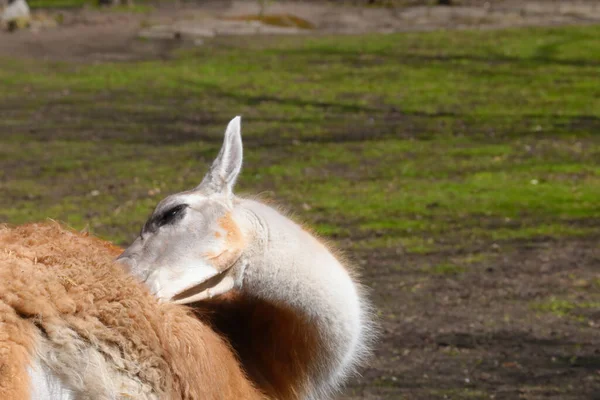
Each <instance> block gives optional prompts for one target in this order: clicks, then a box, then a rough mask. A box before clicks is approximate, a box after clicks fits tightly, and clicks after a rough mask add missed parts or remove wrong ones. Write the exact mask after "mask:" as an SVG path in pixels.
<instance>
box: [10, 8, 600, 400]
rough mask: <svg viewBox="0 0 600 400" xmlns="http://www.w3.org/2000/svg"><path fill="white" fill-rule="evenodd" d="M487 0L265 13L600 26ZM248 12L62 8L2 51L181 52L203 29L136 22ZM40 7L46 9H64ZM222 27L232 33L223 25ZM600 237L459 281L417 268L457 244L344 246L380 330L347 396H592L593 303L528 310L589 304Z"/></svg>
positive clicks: (574, 15) (114, 56)
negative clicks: (536, 307)
mask: <svg viewBox="0 0 600 400" xmlns="http://www.w3.org/2000/svg"><path fill="white" fill-rule="evenodd" d="M485 3H486V2H483V1H482V2H471V3H469V5H466V6H461V7H436V8H429V7H422V6H420V7H419V6H416V7H398V8H393V9H389V8H368V9H367V8H359V7H353V6H335V5H329V4H326V5H323V4H300V3H287V2H283V3H281V4H276V5H275V4H274V5H273V6H272V7H271V8H269V12H271V13H285V14H293V15H297V16H299V17H301V18H303V19H305V20H307V21H310V22H311V23H313V24H314V25H315V29H314V30H311V31H310V34H333V33H345V34H349V33H356V34H359V33H367V32H393V31H410V30H427V29H440V28H453V29H454V28H465V27H471V28H473V27H475V28H482V29H487V28H490V29H491V28H498V27H505V26H523V25H554V24H575V23H594V22H598V21H600V5H599V4H598V2H591V1H590V2H574V1H573V2H570V1H564V2H554V1H546V2H541V1H538V2H533V1H532V2H493V3H494V5H493V6H485ZM490 3H492V2H490ZM256 12H257V5H256V4H254V3H245V2H213V3H204V4H203V5H202V6H200V5H195V6H191V5H186V6H185V7H183V6H182V7H180V8H166V9H163V8H160V7H159V8H158V9H157V10H155V11H153V12H151V13H149V14H141V13H137V14H136V13H117V12H115V13H112V12H111V13H107V12H98V11H92V10H79V11H60V13H62V14H63V15H64V17H63V18H64V20H63V24H62V25H60V26H58V27H48V28H40V30H39V31H37V32H35V31H31V30H25V31H21V32H16V33H12V34H9V33H5V32H2V33H0V57H28V58H33V59H51V60H67V61H78V62H103V61H131V60H139V59H146V58H167V57H169V56H170V54H171V52H172V51H173V50H174V49H177V48H181V46H194V45H198V42H195V40H197V39H198V37H204V36H203V35H198V37H193V38H192V39H193V40H182V39H181V38H175V37H173V38H172V39H161V40H138V36H137V35H138V34H139V32H140V31H141V30H142V29H146V28H148V27H150V26H156V25H171V26H174V25H176V24H177V23H179V22H180V21H188V22H189V21H192V24H196V25H197V26H200V27H206V26H208V25H210V24H213V25H210V26H212V27H216V26H217V23H215V22H214V21H218V20H219V18H222V17H231V16H236V15H245V14H253V13H256ZM45 13H46V14H47V15H49V16H51V17H52V16H54V15H56V14H57V13H59V11H52V12H50V11H46V12H45ZM207 21H212V22H207ZM229 26H230V27H231V25H229ZM215 29H216V28H215ZM232 29H234V28H232ZM175 31H177V29H174V30H173V32H175ZM244 32H246V31H244ZM238 33H239V32H238ZM270 33H273V32H270ZM282 33H290V32H282ZM302 33H303V34H304V32H302ZM227 34H230V35H234V34H236V33H235V32H231V31H230V32H229V33H223V35H227ZM184 39H185V38H184ZM206 40H209V39H206ZM592 223H597V221H595V222H594V221H592ZM599 239H600V237H588V238H579V239H563V240H555V239H544V238H541V239H540V240H538V241H536V242H533V243H532V242H531V241H528V242H514V243H505V244H503V245H502V246H503V247H502V248H500V249H498V248H492V247H485V248H480V249H472V250H473V253H478V254H480V253H482V252H483V253H485V254H486V255H487V256H486V257H485V258H484V259H483V260H482V261H479V262H474V263H473V268H470V269H469V270H468V271H466V272H464V273H461V274H459V275H453V274H437V275H436V274H431V273H427V272H426V271H425V270H426V267H427V266H428V265H436V264H439V263H440V261H445V260H449V259H450V260H451V259H452V258H453V257H463V258H464V257H466V256H468V255H469V254H468V253H467V254H466V253H464V251H463V253H461V254H453V253H448V254H440V253H436V254H429V255H416V254H415V255H399V254H397V253H395V252H394V253H386V252H382V251H377V252H372V251H369V252H367V251H365V252H363V253H356V252H355V251H353V253H355V255H356V257H355V258H356V259H357V261H358V262H359V263H360V264H361V265H362V269H363V271H364V277H365V281H366V283H367V284H368V285H369V287H370V288H371V289H372V295H373V301H374V303H375V304H376V305H377V308H378V309H380V310H381V315H380V322H381V337H380V341H379V345H378V347H377V349H376V352H375V357H374V358H373V360H372V361H371V366H369V367H368V368H366V369H365V370H364V371H363V376H362V377H361V378H358V379H356V380H354V381H353V382H352V383H351V385H350V386H349V388H348V390H347V391H346V394H345V395H344V396H342V398H344V399H380V398H386V399H400V398H407V399H432V398H448V399H454V398H486V399H487V398H494V399H549V398H552V399H565V400H568V399H573V400H574V399H600V348H598V339H597V337H598V332H599V331H598V330H599V329H600V312H599V311H598V308H597V307H587V308H584V309H581V310H580V311H579V314H580V315H585V320H586V321H587V324H588V326H583V327H582V326H581V321H578V320H577V319H571V317H568V316H560V315H556V313H555V314H552V313H550V314H548V313H546V314H544V316H543V317H539V316H538V315H537V314H536V312H534V311H532V310H531V309H530V308H528V307H527V306H524V304H529V302H530V300H533V299H535V298H538V297H540V296H541V295H543V296H548V295H552V294H556V295H560V294H564V293H565V292H568V291H572V292H578V293H581V298H582V299H583V300H585V298H586V293H587V292H589V291H597V290H598V283H595V284H594V283H593V282H600V281H599V280H598V273H599V270H600V249H599V248H598V240H599ZM482 246H489V244H485V243H484V244H482ZM399 263H400V264H402V265H399ZM574 276H575V277H577V278H578V279H576V280H574V279H573V278H572V277H574ZM440 310H444V311H443V312H440ZM558 311H560V309H559V310H558Z"/></svg>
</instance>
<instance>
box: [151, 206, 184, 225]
mask: <svg viewBox="0 0 600 400" xmlns="http://www.w3.org/2000/svg"><path fill="white" fill-rule="evenodd" d="M186 208H187V204H180V205H178V206H175V207H173V208H170V209H168V210H167V211H165V212H164V213H163V214H162V215H161V216H160V218H159V219H158V221H157V225H158V226H159V227H160V226H164V225H168V224H172V223H173V222H175V221H176V220H178V219H180V218H181V216H183V214H182V211H183V210H185V209H186Z"/></svg>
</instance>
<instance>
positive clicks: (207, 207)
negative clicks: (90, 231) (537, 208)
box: [120, 117, 372, 399]
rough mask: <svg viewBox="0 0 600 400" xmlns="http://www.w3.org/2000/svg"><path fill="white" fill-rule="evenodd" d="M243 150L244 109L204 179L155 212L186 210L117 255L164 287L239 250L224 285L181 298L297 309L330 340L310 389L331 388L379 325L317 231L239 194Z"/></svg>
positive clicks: (210, 271) (184, 286)
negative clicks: (242, 295)
mask: <svg viewBox="0 0 600 400" xmlns="http://www.w3.org/2000/svg"><path fill="white" fill-rule="evenodd" d="M242 153H243V152H242V141H241V128H240V118H239V117H236V118H234V119H233V120H232V121H231V122H230V123H229V125H228V127H227V131H226V134H225V140H224V144H223V147H222V149H221V151H220V153H219V155H218V157H217V159H216V160H215V162H214V163H213V164H212V166H211V168H210V170H209V172H208V174H207V175H206V177H205V178H204V179H203V181H202V183H201V184H200V185H199V186H198V187H197V188H196V189H195V190H193V191H187V192H183V193H179V194H175V195H172V196H169V197H167V198H166V199H165V200H163V201H161V203H160V204H159V205H158V206H157V208H156V210H155V212H154V215H153V217H151V219H150V220H149V222H151V221H153V220H155V219H152V218H158V217H160V216H161V215H164V214H165V211H167V210H169V209H171V208H172V207H173V206H174V205H178V204H187V205H188V207H187V209H186V210H185V213H184V214H183V217H182V218H180V219H178V220H177V222H174V223H172V224H166V225H164V226H160V227H156V226H154V227H153V226H152V224H150V223H149V224H147V226H148V228H146V229H144V230H143V231H142V233H141V235H140V237H139V238H138V239H137V240H136V241H135V242H134V243H133V244H132V246H130V247H129V248H128V249H127V250H126V251H125V252H124V253H123V255H122V256H121V257H120V260H121V261H122V262H124V263H126V264H128V265H129V266H130V269H131V272H132V273H133V274H134V275H136V276H138V277H139V278H140V279H141V280H143V281H144V282H146V284H147V285H148V286H149V287H151V288H155V289H156V288H160V293H161V294H163V295H164V294H173V293H181V292H182V291H183V290H188V289H192V288H194V287H198V286H197V285H198V283H199V282H198V280H197V279H191V280H188V278H187V277H188V276H190V275H191V276H194V277H201V276H214V275H215V274H214V268H213V267H212V266H210V260H209V259H208V258H207V256H206V254H220V253H221V252H225V251H234V250H235V251H238V250H239V257H237V256H236V258H235V261H232V264H231V265H227V266H225V267H224V268H223V269H222V270H221V273H222V275H223V276H224V278H223V280H222V281H221V282H220V283H217V287H218V288H219V289H220V290H218V291H216V292H215V293H211V292H210V290H214V288H215V287H213V288H208V289H203V291H202V293H201V294H197V293H196V294H193V295H190V297H184V298H183V299H177V301H178V302H181V303H186V302H192V301H197V300H198V299H199V298H205V297H210V296H211V295H212V294H219V293H222V292H224V291H225V290H229V289H231V288H236V289H239V290H242V291H244V292H247V293H250V294H251V295H252V296H255V297H258V298H262V299H264V300H267V301H270V302H273V303H276V304H284V305H287V306H289V307H291V308H292V309H293V310H296V312H298V313H299V314H300V315H302V316H304V317H305V318H307V319H308V320H309V321H310V322H311V323H312V324H313V326H315V327H316V328H317V330H318V335H319V338H320V339H322V340H323V341H324V342H325V345H324V348H323V349H320V362H319V365H318V367H317V368H315V369H314V370H312V371H311V376H310V378H309V382H307V387H306V388H305V392H306V396H305V397H306V398H307V399H324V398H327V397H329V396H330V395H331V393H332V392H333V391H334V390H336V389H337V388H338V387H339V386H340V385H341V384H342V383H343V381H344V379H345V378H346V376H347V375H348V373H349V372H351V371H353V369H354V367H355V366H356V364H357V362H359V361H360V360H361V359H362V356H363V355H365V354H366V351H367V348H368V345H369V344H370V343H369V342H370V338H371V326H372V324H371V320H370V313H369V309H368V305H367V302H366V300H365V298H364V296H363V295H362V293H361V288H360V285H359V284H358V283H357V282H356V281H355V280H354V279H353V277H352V275H351V274H350V273H349V271H348V270H347V269H346V268H345V267H344V266H343V265H342V264H341V263H340V261H339V260H338V259H336V257H335V256H334V255H333V254H332V253H331V252H330V251H329V249H328V248H327V247H326V246H324V245H323V244H322V243H320V242H319V241H318V240H317V239H316V238H315V237H313V236H312V235H310V234H309V233H308V232H306V231H305V230H303V229H302V228H301V227H300V226H298V225H297V224H295V223H294V222H292V221H291V220H290V219H288V218H286V217H285V216H283V215H282V214H280V213H279V212H277V211H276V210H274V209H273V208H271V207H268V206H266V205H264V204H262V203H260V202H257V201H253V200H245V199H240V198H237V197H235V196H234V195H233V193H232V189H233V185H234V183H235V181H236V179H237V177H238V174H239V172H240V169H241V166H242ZM226 216H228V218H231V219H232V220H233V222H234V224H235V225H236V226H237V227H238V228H239V229H240V230H241V232H242V234H243V242H244V246H243V248H241V249H231V248H228V246H231V244H230V243H228V242H227V240H226V238H225V237H226V236H227V234H228V232H223V229H222V226H220V225H219V223H218V221H221V220H222V219H223V218H224V217H226ZM216 233H219V234H216ZM224 236H225V237H224ZM223 282H227V284H225V285H224V284H223ZM219 285H221V286H219ZM199 296H200V297H199Z"/></svg>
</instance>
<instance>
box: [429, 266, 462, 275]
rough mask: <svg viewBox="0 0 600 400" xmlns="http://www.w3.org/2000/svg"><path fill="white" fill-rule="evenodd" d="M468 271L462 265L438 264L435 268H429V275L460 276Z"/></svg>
mask: <svg viewBox="0 0 600 400" xmlns="http://www.w3.org/2000/svg"><path fill="white" fill-rule="evenodd" d="M466 270H467V269H466V268H465V267H463V266H460V265H454V264H438V265H434V266H433V267H430V268H427V270H426V271H427V273H430V274H435V275H460V274H462V273H464V272H465V271H466Z"/></svg>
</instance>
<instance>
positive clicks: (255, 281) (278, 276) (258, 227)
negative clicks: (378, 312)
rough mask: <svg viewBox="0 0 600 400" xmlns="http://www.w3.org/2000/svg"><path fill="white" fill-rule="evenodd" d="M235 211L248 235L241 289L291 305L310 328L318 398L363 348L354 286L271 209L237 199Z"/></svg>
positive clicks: (327, 255) (322, 249)
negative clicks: (314, 343)
mask: <svg viewBox="0 0 600 400" xmlns="http://www.w3.org/2000/svg"><path fill="white" fill-rule="evenodd" d="M235 213H236V217H237V218H236V219H238V221H240V225H241V228H242V230H243V231H244V233H245V236H246V238H247V239H248V241H249V246H248V248H247V252H246V254H245V255H246V262H247V266H246V272H245V275H244V282H243V291H244V292H245V293H247V294H248V295H251V296H254V297H256V298H258V299H261V300H263V301H267V302H270V303H272V304H274V305H279V306H285V307H287V308H289V309H291V310H292V311H293V312H294V313H297V314H298V315H299V317H301V318H303V319H304V321H305V322H306V324H307V325H306V326H310V327H312V328H313V329H314V334H313V335H314V336H315V338H314V339H315V340H316V342H317V349H314V350H316V351H315V354H318V356H317V357H318V360H317V361H316V362H315V364H314V366H313V367H312V368H311V371H308V375H309V376H308V377H307V381H310V384H309V385H310V386H313V387H310V388H308V390H309V391H311V392H313V393H312V395H310V396H309V397H311V396H315V397H316V398H323V397H324V396H326V392H328V391H331V390H332V389H335V388H336V386H337V385H338V384H339V383H340V382H341V380H342V379H343V377H344V376H345V374H346V373H347V372H349V370H350V369H351V368H352V367H353V366H354V364H355V362H356V361H357V358H358V357H359V356H360V353H361V350H362V348H361V345H362V344H363V343H362V342H363V341H364V335H365V328H364V323H365V322H366V321H365V320H364V314H365V312H364V309H363V307H364V306H363V305H362V302H361V298H360V293H359V288H358V287H357V285H356V284H355V283H354V281H353V280H352V278H351V276H350V274H349V273H348V271H347V270H346V269H345V268H344V267H343V266H342V264H341V263H340V262H339V261H338V260H337V259H336V258H335V257H334V256H333V255H332V254H331V252H330V251H329V250H328V249H327V247H326V246H324V245H323V244H322V243H320V242H319V241H318V240H317V239H316V238H315V237H313V236H312V235H310V234H309V233H308V232H306V231H305V230H303V229H302V228H301V227H300V226H298V225H297V224H295V223H294V222H292V221H291V220H289V219H288V218H286V217H284V216H283V215H281V214H280V213H278V212H277V211H275V210H274V209H272V208H270V207H267V206H265V205H263V204H261V203H258V202H255V201H251V200H242V201H241V203H240V205H239V206H238V207H236V212H235ZM290 351H291V350H290ZM315 392H316V393H315Z"/></svg>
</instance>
